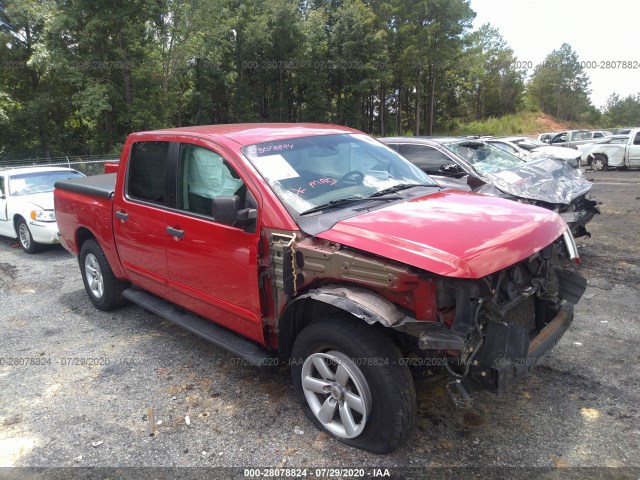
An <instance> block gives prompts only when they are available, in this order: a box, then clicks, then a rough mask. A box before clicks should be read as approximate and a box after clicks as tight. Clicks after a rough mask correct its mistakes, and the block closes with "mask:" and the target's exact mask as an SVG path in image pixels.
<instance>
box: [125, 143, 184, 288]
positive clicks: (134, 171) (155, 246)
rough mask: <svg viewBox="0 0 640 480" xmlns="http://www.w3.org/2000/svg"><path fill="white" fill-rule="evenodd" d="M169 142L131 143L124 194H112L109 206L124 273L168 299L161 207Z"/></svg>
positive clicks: (135, 282)
mask: <svg viewBox="0 0 640 480" xmlns="http://www.w3.org/2000/svg"><path fill="white" fill-rule="evenodd" d="M170 145H171V144H170V143H169V142H137V143H134V144H133V145H132V147H131V154H130V157H129V162H128V164H127V174H126V176H125V185H124V193H125V194H124V198H122V197H121V196H119V197H116V198H115V200H114V209H113V213H114V216H115V218H114V219H113V225H114V227H113V231H114V236H115V240H116V245H117V248H118V255H119V256H120V261H121V263H122V266H123V268H124V269H125V271H126V272H127V276H128V277H129V278H130V279H131V281H132V282H133V283H134V284H135V285H138V286H140V287H141V288H143V289H145V290H148V291H150V292H152V293H155V294H157V295H160V296H162V297H163V298H166V299H169V300H170V299H171V290H170V288H169V280H168V277H169V273H168V269H167V257H166V253H165V241H166V239H167V233H166V219H165V208H166V203H167V197H168V190H169V189H168V188H167V182H166V178H167V168H168V164H169V156H170V153H169V152H170V150H171V149H170ZM174 145H177V144H174Z"/></svg>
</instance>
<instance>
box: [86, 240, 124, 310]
mask: <svg viewBox="0 0 640 480" xmlns="http://www.w3.org/2000/svg"><path fill="white" fill-rule="evenodd" d="M78 261H79V263H80V272H81V273H82V281H83V283H84V288H85V290H86V291H87V295H89V300H91V303H93V304H94V305H95V307H96V308H98V309H100V310H104V311H109V310H113V309H114V308H117V307H119V306H121V305H123V304H124V302H125V299H124V297H123V296H122V291H123V290H124V289H125V288H126V284H125V283H124V282H121V281H120V280H118V279H117V278H116V277H115V275H114V274H113V270H111V266H110V265H109V262H108V261H107V257H106V256H105V254H104V252H103V251H102V248H100V245H98V242H96V241H95V240H93V239H92V240H87V241H86V242H84V243H83V244H82V248H81V249H80V257H79V258H78Z"/></svg>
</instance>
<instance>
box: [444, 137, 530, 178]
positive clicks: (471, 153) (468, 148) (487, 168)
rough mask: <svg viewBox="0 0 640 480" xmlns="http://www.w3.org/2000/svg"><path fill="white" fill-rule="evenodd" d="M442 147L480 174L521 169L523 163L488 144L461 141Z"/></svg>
mask: <svg viewBox="0 0 640 480" xmlns="http://www.w3.org/2000/svg"><path fill="white" fill-rule="evenodd" d="M444 146H445V147H446V148H447V149H449V150H450V151H452V152H453V153H455V154H456V155H458V156H459V157H462V158H463V159H464V160H466V161H467V162H469V163H470V164H471V165H473V167H474V168H475V169H476V170H477V171H478V172H480V173H484V172H488V173H492V172H499V171H500V170H505V169H508V168H516V167H521V166H522V164H523V163H524V160H522V159H520V158H518V157H516V156H515V155H511V154H510V153H508V152H505V151H504V150H502V149H500V148H497V147H494V146H493V145H491V144H489V143H484V142H470V141H462V142H455V143H446V144H444Z"/></svg>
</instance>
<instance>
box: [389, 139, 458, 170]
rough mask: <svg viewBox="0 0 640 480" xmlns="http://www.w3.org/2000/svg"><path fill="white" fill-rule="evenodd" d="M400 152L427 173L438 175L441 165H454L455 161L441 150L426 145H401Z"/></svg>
mask: <svg viewBox="0 0 640 480" xmlns="http://www.w3.org/2000/svg"><path fill="white" fill-rule="evenodd" d="M398 152H399V153H400V155H402V156H403V157H404V158H406V159H407V160H409V161H410V162H411V163H413V164H414V165H415V166H417V167H419V168H420V169H421V170H422V171H424V172H427V173H432V174H434V173H438V171H439V170H440V166H441V165H443V164H448V163H453V160H451V159H450V158H449V157H447V156H446V155H445V154H444V153H442V152H441V151H440V150H437V149H435V148H433V147H428V146H426V145H412V144H408V143H404V144H401V145H399V150H398Z"/></svg>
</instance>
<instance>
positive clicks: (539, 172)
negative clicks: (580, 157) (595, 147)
mask: <svg viewBox="0 0 640 480" xmlns="http://www.w3.org/2000/svg"><path fill="white" fill-rule="evenodd" d="M576 152H577V150H576ZM576 156H577V155H576ZM481 175H482V176H483V177H485V178H486V179H487V180H489V181H490V182H491V183H492V184H493V186H494V187H496V188H497V189H498V190H500V191H502V192H504V193H507V194H509V195H513V196H514V197H520V198H527V199H530V200H538V201H541V202H547V203H560V204H563V205H570V204H571V202H573V201H574V200H575V199H576V198H578V197H580V196H582V195H584V194H585V193H587V192H588V191H589V190H590V189H591V186H592V184H591V182H589V181H587V180H586V179H585V178H584V174H583V173H582V171H581V170H580V169H579V168H575V167H573V166H572V165H570V164H569V163H567V162H564V161H562V160H558V159H557V158H551V157H539V158H535V159H532V160H530V161H528V162H527V163H523V164H522V166H519V167H517V168H509V169H504V170H497V171H492V172H490V171H485V172H481ZM478 191H480V192H483V190H482V189H480V190H478Z"/></svg>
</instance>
